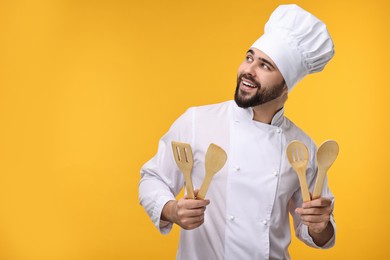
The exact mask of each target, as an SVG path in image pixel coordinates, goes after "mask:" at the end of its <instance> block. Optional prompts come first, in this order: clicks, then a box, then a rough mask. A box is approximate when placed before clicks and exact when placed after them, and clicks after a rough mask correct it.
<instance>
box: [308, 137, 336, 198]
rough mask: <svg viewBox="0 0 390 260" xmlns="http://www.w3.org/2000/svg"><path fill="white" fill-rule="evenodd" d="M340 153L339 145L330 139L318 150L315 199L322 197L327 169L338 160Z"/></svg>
mask: <svg viewBox="0 0 390 260" xmlns="http://www.w3.org/2000/svg"><path fill="white" fill-rule="evenodd" d="M338 154H339V145H338V144H337V143H336V141H333V140H328V141H325V142H324V143H323V144H321V146H320V147H319V148H318V150H317V164H318V174H317V180H316V184H315V186H314V192H313V199H318V198H319V197H321V193H322V188H323V186H324V180H325V176H326V173H327V171H328V170H329V168H330V166H332V164H333V162H334V161H335V160H336V158H337V155H338Z"/></svg>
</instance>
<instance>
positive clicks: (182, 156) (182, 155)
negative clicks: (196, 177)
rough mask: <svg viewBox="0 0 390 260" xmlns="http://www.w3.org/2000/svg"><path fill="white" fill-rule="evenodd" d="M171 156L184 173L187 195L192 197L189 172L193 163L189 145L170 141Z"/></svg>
mask: <svg viewBox="0 0 390 260" xmlns="http://www.w3.org/2000/svg"><path fill="white" fill-rule="evenodd" d="M172 151H173V157H175V161H176V164H177V166H179V169H180V170H181V172H182V173H183V175H184V181H185V186H186V190H187V197H188V198H189V199H194V198H195V195H194V187H193V185H192V179H191V172H192V167H193V165H194V159H193V156H192V149H191V146H190V145H189V144H187V143H180V142H172Z"/></svg>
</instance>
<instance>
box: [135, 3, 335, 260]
mask: <svg viewBox="0 0 390 260" xmlns="http://www.w3.org/2000/svg"><path fill="white" fill-rule="evenodd" d="M333 55H334V46H333V42H332V39H331V37H330V35H329V33H328V31H327V29H326V25H325V24H324V23H323V22H322V21H320V20H319V19H318V18H316V17H315V16H313V15H312V14H310V13H308V12H307V11H305V10H303V9H302V8H300V7H299V6H297V5H281V6H279V7H278V8H277V9H276V10H275V11H274V12H273V13H272V15H271V17H270V18H269V20H268V22H267V23H266V25H265V29H264V34H263V35H262V36H261V37H260V38H259V39H258V40H256V41H255V42H254V44H253V45H252V46H251V47H250V48H249V50H247V52H246V54H245V57H244V60H243V62H242V63H241V65H240V66H239V69H238V76H237V86H236V89H235V95H234V101H233V100H232V101H226V102H223V103H220V104H213V105H207V106H200V107H192V108H189V109H188V110H187V111H186V112H185V113H184V114H182V115H181V116H180V117H179V118H178V119H177V120H176V121H175V122H174V123H173V125H172V126H171V128H170V129H169V131H168V132H167V133H166V134H165V135H164V136H163V137H162V138H161V140H160V141H159V146H158V151H157V154H156V155H155V156H154V157H153V158H152V159H151V160H150V161H148V162H147V163H146V164H145V165H144V166H143V167H142V169H141V180H140V183H139V199H140V203H141V205H142V206H143V207H144V208H145V210H146V212H147V213H148V215H149V216H150V218H151V220H152V222H153V223H154V225H155V226H156V227H157V229H158V230H159V231H160V232H161V233H162V234H168V233H169V232H170V230H171V229H172V225H174V224H177V225H179V226H180V227H181V231H180V242H179V248H178V252H177V259H183V260H192V259H193V260H196V259H199V260H207V259H211V260H214V259H231V260H237V259H245V260H247V259H290V256H289V252H288V246H289V244H290V242H291V234H290V221H289V214H291V216H292V220H293V223H292V224H293V225H294V230H295V235H296V236H297V237H298V238H299V239H300V240H302V241H303V242H304V243H306V244H307V245H309V246H311V247H315V248H330V247H332V246H333V245H334V243H335V230H336V229H335V222H334V218H333V214H332V212H333V205H334V197H333V195H332V193H331V192H330V190H329V188H328V185H327V181H325V185H324V188H323V191H322V197H321V198H319V199H315V200H311V201H306V202H303V200H302V196H301V189H300V185H299V181H298V178H297V175H296V173H295V172H294V170H293V169H292V167H291V165H290V164H289V162H288V159H287V156H286V153H285V151H286V146H287V145H288V144H289V143H290V141H292V140H300V141H301V142H303V143H304V144H305V145H306V146H307V147H308V150H309V154H310V158H309V162H308V165H307V171H306V178H307V182H308V186H309V189H310V190H313V187H314V182H315V178H316V175H317V165H316V161H315V154H316V149H317V148H316V145H315V143H314V142H313V140H312V139H311V138H310V137H309V136H308V135H307V134H305V133H304V132H303V131H302V130H301V129H300V128H299V127H297V126H296V125H295V124H294V123H293V122H292V121H290V120H289V119H288V118H287V117H285V116H284V104H285V102H286V100H287V97H288V94H289V92H290V91H291V90H292V89H293V88H294V87H295V85H296V84H297V83H298V82H299V81H300V80H301V79H302V78H304V77H305V76H306V75H308V74H311V73H315V72H319V71H321V70H323V69H324V67H325V65H326V64H327V63H328V62H329V60H330V59H331V58H332V57H333ZM172 141H178V142H183V143H188V144H190V145H191V147H192V152H193V158H194V165H193V170H192V181H193V185H194V187H195V188H199V187H200V186H201V185H202V182H203V179H204V176H205V162H204V161H205V153H206V151H207V148H208V146H209V145H210V144H211V143H214V144H217V145H218V146H220V147H221V148H223V149H224V150H225V151H226V153H227V158H228V160H227V162H226V164H225V165H224V166H223V168H222V169H221V171H220V172H218V174H216V175H215V176H214V178H213V180H212V183H211V185H210V187H209V190H208V192H207V195H206V198H205V199H204V200H201V199H189V198H187V196H186V195H184V197H182V198H178V199H176V195H177V194H178V193H179V192H180V190H181V189H182V188H183V186H184V177H183V174H182V173H181V171H180V170H179V168H178V166H177V165H176V163H175V160H174V157H173V153H172V147H171V142H172ZM196 194H197V190H195V195H196Z"/></svg>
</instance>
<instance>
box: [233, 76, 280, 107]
mask: <svg viewBox="0 0 390 260" xmlns="http://www.w3.org/2000/svg"><path fill="white" fill-rule="evenodd" d="M242 78H245V79H248V80H250V81H251V82H253V83H254V84H255V85H256V88H257V92H256V93H255V94H254V95H252V96H251V95H250V94H249V93H248V92H245V91H243V90H240V84H241V81H242ZM284 88H285V81H284V80H283V81H282V82H281V83H280V84H277V85H274V86H269V87H262V86H261V84H260V82H258V81H256V80H255V79H254V78H253V77H252V76H251V75H250V74H241V75H239V76H238V77H237V86H236V92H235V93H234V101H236V104H237V105H238V106H239V107H242V108H248V107H254V106H258V105H262V104H265V103H267V102H269V101H271V100H273V99H275V98H277V97H279V96H280V95H281V94H282V93H283V91H284Z"/></svg>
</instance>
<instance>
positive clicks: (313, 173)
mask: <svg viewBox="0 0 390 260" xmlns="http://www.w3.org/2000/svg"><path fill="white" fill-rule="evenodd" d="M309 151H310V155H311V158H310V165H308V170H307V176H306V177H307V182H308V186H309V191H313V190H314V185H315V180H316V178H317V165H316V160H315V154H316V151H317V148H316V146H315V144H314V143H313V142H312V141H311V144H310V147H309ZM321 196H322V197H324V198H328V199H330V200H331V201H332V204H331V207H332V214H331V216H330V222H329V224H330V225H332V226H333V229H334V234H333V236H332V238H331V239H329V241H328V242H327V243H326V244H325V245H323V246H321V247H319V246H317V245H316V244H315V243H314V241H313V239H312V237H311V236H310V235H309V229H308V227H307V226H306V225H305V224H303V223H302V222H301V220H300V217H299V215H298V214H296V213H295V209H296V208H298V207H301V206H302V195H301V189H299V190H297V191H296V192H295V193H294V195H293V197H292V199H291V200H290V203H289V211H290V214H291V215H292V218H293V221H294V230H295V235H296V236H297V237H298V239H299V240H301V241H303V242H304V243H305V244H307V245H308V246H311V247H314V248H322V249H327V248H331V247H333V246H334V245H335V242H336V222H335V220H334V217H333V209H334V196H333V194H332V192H331V191H330V189H329V187H328V179H327V178H325V181H324V187H323V190H322V195H321Z"/></svg>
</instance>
